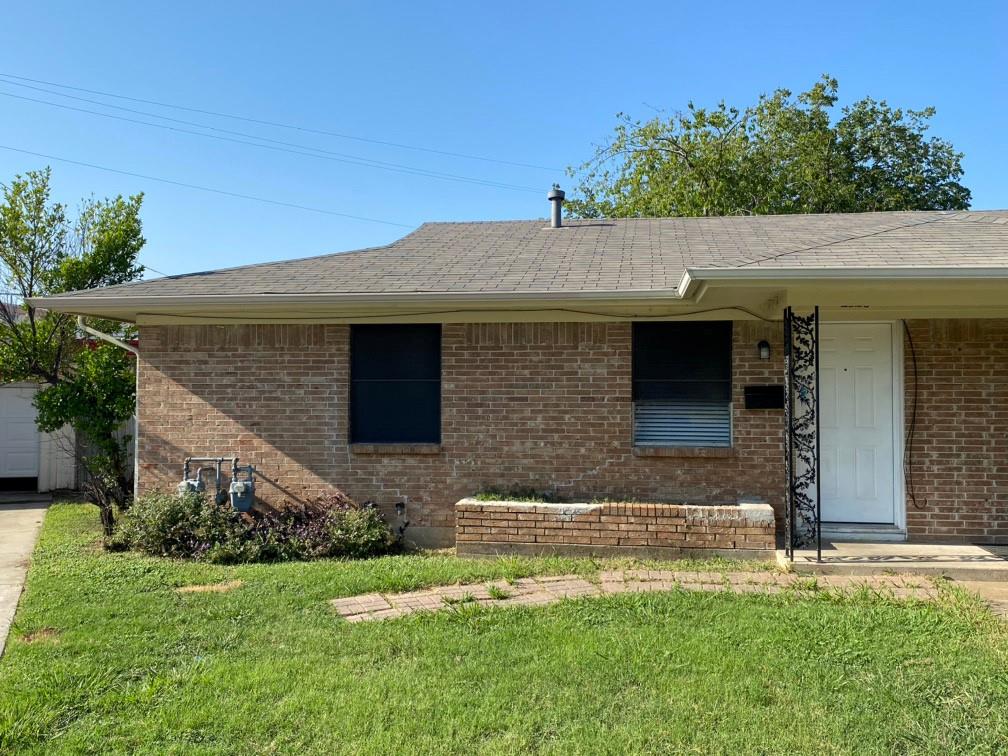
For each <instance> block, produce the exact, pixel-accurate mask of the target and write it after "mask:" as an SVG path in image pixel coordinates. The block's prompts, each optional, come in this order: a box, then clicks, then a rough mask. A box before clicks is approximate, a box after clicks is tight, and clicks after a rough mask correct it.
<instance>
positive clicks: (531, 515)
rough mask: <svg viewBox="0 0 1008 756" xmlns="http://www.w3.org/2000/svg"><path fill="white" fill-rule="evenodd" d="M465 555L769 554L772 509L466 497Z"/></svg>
mask: <svg viewBox="0 0 1008 756" xmlns="http://www.w3.org/2000/svg"><path fill="white" fill-rule="evenodd" d="M455 544H456V548H457V550H458V553H459V554H570V555H586V554H598V555H600V556H604V555H609V556H616V555H628V556H640V557H650V558H676V557H682V556H700V557H703V556H718V555H720V556H729V557H736V558H759V559H767V558H769V557H771V556H772V555H773V549H774V547H775V536H774V514H773V509H772V508H771V507H770V506H769V505H768V504H764V503H756V502H752V503H749V502H744V503H739V504H736V505H711V506H703V505H693V504H609V503H603V504H532V503H522V502H516V501H477V500H476V499H462V500H461V501H459V502H458V503H457V504H456V505H455Z"/></svg>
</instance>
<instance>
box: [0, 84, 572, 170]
mask: <svg viewBox="0 0 1008 756" xmlns="http://www.w3.org/2000/svg"><path fill="white" fill-rule="evenodd" d="M0 77H6V78H8V79H17V80H19V81H30V82H32V83H34V84H45V85H46V86H50V87H59V88H60V89H70V90H72V91H74V92H86V93H88V94H95V95H100V96H102V97H114V98H115V99H118V100H127V101H129V102H140V103H143V104H145V105H157V106H158V107H161V108H172V109H174V110H185V111H188V112H190V113H201V114H202V115H209V116H214V117H216V118H230V119H232V120H236V121H245V122H246V123H256V124H259V125H261V126H272V127H274V128H278V129H290V130H292V131H301V132H304V133H306V134H321V135H323V136H330V137H336V138H337V139H350V140H353V141H356V142H365V143H367V144H379V145H383V146H385V147H395V148H397V149H401V150H415V151H417V152H429V153H432V154H435V155H447V156H449V157H457V158H464V159H466V160H480V161H483V162H486V163H498V164H500V165H511V166H515V167H518V168H534V169H537V170H542V171H554V172H556V171H563V169H562V168H553V167H550V166H546V165H536V164H535V163H521V162H517V161H513V160H501V159H499V158H491V157H485V156H483V155H470V154H467V153H464V152H451V151H449V150H439V149H434V148H432V147H420V146H417V145H414V144H403V143H401V142H388V141H385V140H382V139H371V138H369V137H362V136H356V135H354V134H342V133H339V132H336V131H325V130H323V129H313V128H309V127H307V126H297V125H294V124H289V123H281V122H279V121H267V120H264V119H261V118H250V117H248V116H240V115H233V114H231V113H221V112H218V111H214V110H203V109H201V108H192V107H187V106H185V105H174V104H172V103H168V102H159V101H158V100H145V99H143V98H140V97H128V96H127V95H121V94H115V93H113V92H102V91H100V90H97V89H85V88H84V87H75V86H71V85H69V84H60V83H57V82H53V81H44V80H42V79H32V78H29V77H27V76H17V75H15V74H8V73H3V72H0ZM10 83H13V82H10Z"/></svg>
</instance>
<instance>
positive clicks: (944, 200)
mask: <svg viewBox="0 0 1008 756" xmlns="http://www.w3.org/2000/svg"><path fill="white" fill-rule="evenodd" d="M837 91H838V85H837V81H836V79H833V78H831V77H829V76H823V77H822V79H820V80H819V81H818V82H817V83H816V84H815V85H814V86H813V87H811V88H810V89H809V90H808V91H807V92H802V93H800V94H799V95H797V96H794V95H792V93H791V92H790V91H788V90H786V89H778V90H776V91H775V92H774V93H773V94H772V95H770V96H766V95H762V96H761V97H760V98H759V101H758V102H757V103H756V104H755V105H752V106H750V107H747V108H745V109H741V110H740V109H738V108H735V107H730V106H728V105H726V104H725V103H724V102H723V101H722V102H721V103H720V104H719V105H718V106H717V107H715V108H712V109H708V108H701V107H696V106H695V105H694V104H693V103H692V102H691V103H689V104H688V107H687V110H686V112H684V113H677V114H675V115H673V116H671V117H664V116H657V117H655V118H652V119H650V120H647V121H637V120H632V119H631V118H630V117H629V116H627V115H625V114H620V115H619V116H617V119H618V123H617V125H616V128H615V131H614V133H613V134H612V137H611V139H610V140H609V142H608V143H606V144H604V145H603V146H600V147H598V148H597V149H596V152H595V154H594V155H593V156H592V157H591V159H589V160H588V161H587V162H585V163H583V164H582V165H580V166H578V167H576V168H570V169H568V173H569V175H571V176H572V177H574V178H575V179H576V180H577V187H576V189H575V192H574V196H573V198H572V199H571V200H569V201H568V203H567V207H568V210H569V212H571V213H572V214H573V215H574V216H579V217H584V218H597V217H634V216H639V217H644V216H649V217H662V216H683V215H685V216H702V215H743V214H745V215H750V214H752V215H762V214H780V213H833V212H868V211H881V210H933V209H966V208H968V207H969V201H970V192H969V189H967V188H966V187H965V186H963V185H962V184H961V183H959V179H960V178H961V177H962V174H963V169H962V157H963V156H962V153H960V152H956V150H955V149H954V148H953V147H952V145H951V144H950V143H949V142H947V141H945V140H943V139H940V138H938V137H929V136H928V135H927V131H928V127H929V121H930V119H931V118H932V116H933V115H934V112H935V111H934V108H925V109H924V110H903V109H900V108H893V107H891V106H889V105H888V104H887V103H886V102H885V101H884V100H882V101H877V100H874V99H872V98H870V97H866V98H864V99H861V100H859V101H857V102H855V103H854V104H853V105H849V106H846V107H843V108H842V109H840V111H839V117H837V118H836V119H835V120H834V118H833V115H834V113H835V112H836V104H837V99H838V98H837Z"/></svg>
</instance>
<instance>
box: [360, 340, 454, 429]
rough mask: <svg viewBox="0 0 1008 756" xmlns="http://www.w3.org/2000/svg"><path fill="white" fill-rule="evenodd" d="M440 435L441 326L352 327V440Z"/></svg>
mask: <svg viewBox="0 0 1008 756" xmlns="http://www.w3.org/2000/svg"><path fill="white" fill-rule="evenodd" d="M440 440H441V326H440V325H427V324H424V325H354V326H351V327H350V441H351V442H352V443H365V444H392V443H439V442H440Z"/></svg>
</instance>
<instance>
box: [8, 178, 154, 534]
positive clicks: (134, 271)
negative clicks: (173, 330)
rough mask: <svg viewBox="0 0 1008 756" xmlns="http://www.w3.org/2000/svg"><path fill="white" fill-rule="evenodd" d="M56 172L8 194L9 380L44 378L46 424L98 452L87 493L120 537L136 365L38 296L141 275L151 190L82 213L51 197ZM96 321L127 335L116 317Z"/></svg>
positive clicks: (41, 395) (39, 403)
mask: <svg viewBox="0 0 1008 756" xmlns="http://www.w3.org/2000/svg"><path fill="white" fill-rule="evenodd" d="M49 180H50V170H49V169H48V168H47V169H46V170H44V171H30V172H28V173H27V174H26V175H25V176H20V175H19V176H15V177H14V180H13V181H11V182H10V184H9V185H4V186H3V187H2V194H3V196H2V200H0V289H2V290H3V291H5V292H6V299H5V301H3V302H2V303H0V382H10V381H30V382H36V383H39V384H41V386H42V387H41V388H40V390H39V391H38V393H37V394H36V395H35V407H36V409H37V410H38V425H39V428H40V429H41V430H43V431H47V432H49V431H54V430H57V429H59V428H61V427H63V426H64V425H67V424H69V425H70V426H71V427H73V429H74V430H75V432H76V433H77V434H78V437H79V438H82V439H83V440H85V441H86V442H88V443H89V444H90V446H91V447H92V448H93V449H94V452H93V453H90V454H88V456H87V457H86V458H85V459H84V460H83V461H84V466H85V469H86V471H87V473H88V476H87V480H85V481H84V483H83V488H84V492H85V495H86V496H87V498H88V500H89V501H91V502H92V503H94V504H96V505H97V506H98V508H99V510H100V512H101V519H102V525H103V527H104V529H105V532H106V533H107V534H111V531H112V526H113V524H114V518H115V509H116V507H118V508H120V509H124V508H126V507H127V506H128V504H129V500H130V492H131V488H132V487H131V484H130V479H131V477H132V475H131V471H130V470H128V469H127V467H128V465H127V459H128V454H127V448H128V444H129V442H130V438H129V437H120V436H119V435H118V433H119V430H120V429H121V428H122V426H123V424H124V423H125V422H126V421H127V420H128V419H129V418H130V416H131V415H132V414H133V412H134V407H135V402H136V384H135V379H134V376H135V372H134V371H135V365H134V364H133V360H132V356H131V355H129V354H128V353H126V352H124V351H123V350H121V349H119V348H118V347H116V346H113V345H111V344H105V343H98V344H94V343H90V342H88V341H85V340H83V339H81V338H80V335H79V334H78V332H77V326H76V322H75V320H74V318H73V317H72V316H69V315H66V314H64V313H58V312H49V311H41V310H38V309H36V308H35V307H33V306H32V305H31V304H30V302H29V300H30V299H31V298H33V297H44V296H48V295H53V294H60V293H63V292H67V291H77V290H80V289H91V288H95V287H98V286H112V285H115V284H121V283H125V282H127V281H132V280H135V279H137V278H139V277H140V276H141V275H142V274H143V267H142V266H140V265H138V264H137V256H138V255H139V253H140V249H141V248H142V247H143V245H144V243H145V239H144V237H143V233H142V226H141V222H140V206H141V202H142V200H143V196H142V195H135V196H132V197H129V198H128V199H124V198H123V197H121V196H119V197H116V198H114V199H106V200H100V201H98V200H94V199H87V200H84V201H83V202H82V204H81V208H80V211H79V212H78V214H77V218H76V219H75V220H73V221H71V220H70V219H69V218H68V217H67V212H66V208H65V206H63V205H62V204H59V203H54V202H51V200H50V187H49ZM91 325H92V326H93V327H95V328H98V329H100V330H104V331H106V332H110V333H115V334H118V335H120V336H121V337H124V338H126V337H128V336H129V335H130V333H129V330H128V327H127V326H123V325H122V324H119V323H115V322H113V321H104V320H93V321H91Z"/></svg>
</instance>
